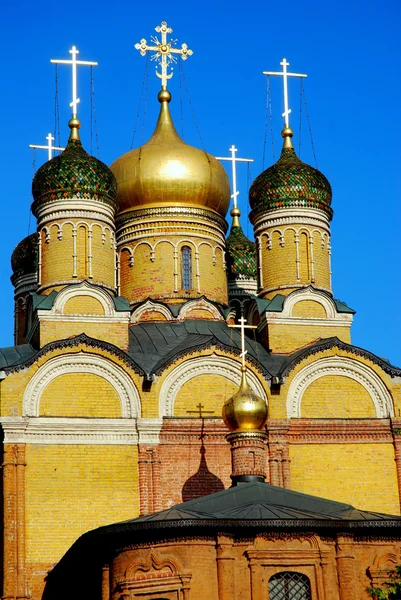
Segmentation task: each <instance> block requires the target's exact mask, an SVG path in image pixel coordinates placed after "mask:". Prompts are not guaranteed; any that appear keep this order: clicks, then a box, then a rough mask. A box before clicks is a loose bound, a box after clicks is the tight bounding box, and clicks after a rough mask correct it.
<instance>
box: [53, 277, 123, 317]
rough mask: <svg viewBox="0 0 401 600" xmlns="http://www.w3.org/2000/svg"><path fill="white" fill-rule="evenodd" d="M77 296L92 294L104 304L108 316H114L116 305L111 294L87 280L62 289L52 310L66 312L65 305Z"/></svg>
mask: <svg viewBox="0 0 401 600" xmlns="http://www.w3.org/2000/svg"><path fill="white" fill-rule="evenodd" d="M77 296H91V297H92V298H95V299H96V300H98V301H99V302H100V304H101V305H102V307H103V310H104V314H105V316H106V317H112V316H114V314H115V307H114V302H113V299H112V297H111V296H110V294H109V293H108V292H106V291H105V290H102V289H101V288H98V287H93V286H91V285H90V284H88V283H87V282H86V281H84V282H82V283H81V284H79V285H74V286H69V287H66V288H64V289H63V290H61V292H59V293H58V295H57V296H56V298H55V300H54V304H53V308H52V311H53V312H54V313H57V314H64V309H65V305H66V304H67V302H68V300H71V299H72V298H76V297H77Z"/></svg>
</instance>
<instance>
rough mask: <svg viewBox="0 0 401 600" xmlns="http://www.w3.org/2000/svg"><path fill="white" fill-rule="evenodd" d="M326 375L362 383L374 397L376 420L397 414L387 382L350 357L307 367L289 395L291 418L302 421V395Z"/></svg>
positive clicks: (335, 357)
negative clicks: (347, 378) (385, 383)
mask: <svg viewBox="0 0 401 600" xmlns="http://www.w3.org/2000/svg"><path fill="white" fill-rule="evenodd" d="M326 375H337V376H343V377H349V378H350V379H353V380H354V381H357V382H358V383H360V384H361V385H362V386H363V387H364V388H365V389H366V391H367V392H368V394H369V395H370V397H371V399H372V402H373V405H374V407H375V410H376V418H378V419H386V418H388V417H390V416H393V415H394V406H393V399H392V397H391V394H390V392H389V391H388V389H387V388H386V386H385V385H384V383H383V381H382V380H381V379H380V377H379V376H378V375H377V373H376V372H375V371H373V369H371V368H370V367H368V366H367V365H365V364H364V363H362V362H359V361H357V360H355V359H352V358H348V357H346V356H329V357H327V358H321V359H320V360H317V361H316V362H314V363H312V364H310V365H307V366H306V367H304V368H303V369H301V370H300V371H299V373H297V374H296V375H295V377H294V379H293V380H292V382H291V384H290V387H289V390H288V395H287V417H288V418H289V419H291V418H300V417H301V404H302V396H303V394H304V392H305V390H306V389H307V388H308V386H309V385H310V384H311V383H313V382H314V381H316V380H317V379H320V377H324V376H326Z"/></svg>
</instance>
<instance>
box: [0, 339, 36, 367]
mask: <svg viewBox="0 0 401 600" xmlns="http://www.w3.org/2000/svg"><path fill="white" fill-rule="evenodd" d="M35 354H36V350H35V349H34V348H32V346H31V345H30V344H21V345H20V346H10V347H9V348H0V369H4V368H5V367H12V366H16V365H20V364H23V363H24V362H26V361H27V360H29V359H30V358H31V357H32V356H34V355H35Z"/></svg>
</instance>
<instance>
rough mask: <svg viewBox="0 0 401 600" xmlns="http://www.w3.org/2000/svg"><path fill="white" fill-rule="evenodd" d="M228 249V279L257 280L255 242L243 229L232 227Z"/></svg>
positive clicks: (227, 240) (227, 242)
mask: <svg viewBox="0 0 401 600" xmlns="http://www.w3.org/2000/svg"><path fill="white" fill-rule="evenodd" d="M226 247H227V274H228V279H229V280H230V279H238V278H240V279H241V278H244V277H245V278H252V279H256V276H257V264H256V247H255V242H252V241H251V240H249V239H248V238H247V237H246V235H245V234H244V232H243V231H242V227H234V226H233V227H231V231H230V235H229V236H228V237H227V239H226Z"/></svg>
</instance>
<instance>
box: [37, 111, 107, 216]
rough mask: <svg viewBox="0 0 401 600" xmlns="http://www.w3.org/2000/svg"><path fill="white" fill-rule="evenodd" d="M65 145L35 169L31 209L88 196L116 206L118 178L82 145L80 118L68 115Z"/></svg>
mask: <svg viewBox="0 0 401 600" xmlns="http://www.w3.org/2000/svg"><path fill="white" fill-rule="evenodd" d="M69 126H70V128H71V135H70V139H69V141H68V144H67V147H66V149H65V150H64V151H63V152H62V153H61V154H60V155H59V156H55V157H54V158H52V159H51V160H49V161H48V162H46V163H45V164H44V165H43V166H42V167H41V168H40V169H38V171H37V173H36V175H35V177H34V178H33V182H32V195H33V198H34V202H33V205H32V211H33V213H34V214H35V216H36V209H37V208H38V207H39V206H40V205H42V204H44V203H45V202H49V201H52V200H65V199H67V198H88V199H94V200H99V201H100V202H104V203H106V204H109V205H110V206H112V207H113V208H114V209H115V210H116V209H117V182H116V179H115V177H114V175H113V173H112V172H111V171H110V169H109V167H108V166H107V165H105V164H104V163H102V162H101V161H100V160H98V159H97V158H95V157H94V156H90V155H89V154H88V153H87V152H85V150H84V149H83V147H82V144H81V141H80V139H79V135H78V128H79V121H78V120H77V119H71V121H70V123H69Z"/></svg>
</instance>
